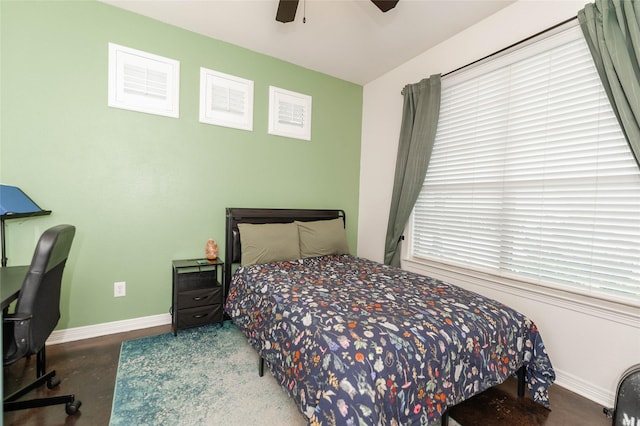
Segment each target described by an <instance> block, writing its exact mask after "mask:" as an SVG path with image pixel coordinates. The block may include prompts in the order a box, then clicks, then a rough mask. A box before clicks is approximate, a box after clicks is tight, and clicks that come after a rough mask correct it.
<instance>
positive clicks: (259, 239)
mask: <svg viewBox="0 0 640 426" xmlns="http://www.w3.org/2000/svg"><path fill="white" fill-rule="evenodd" d="M238 229H239V230H240V246H241V248H242V255H241V258H240V264H241V265H242V266H248V265H256V264H260V263H271V262H279V261H282V260H294V259H300V243H299V240H298V227H297V226H296V224H295V223H293V222H292V223H267V224H263V225H257V224H251V223H239V224H238Z"/></svg>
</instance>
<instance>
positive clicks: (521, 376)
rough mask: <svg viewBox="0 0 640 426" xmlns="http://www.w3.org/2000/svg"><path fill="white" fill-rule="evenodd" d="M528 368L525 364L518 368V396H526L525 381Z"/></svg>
mask: <svg viewBox="0 0 640 426" xmlns="http://www.w3.org/2000/svg"><path fill="white" fill-rule="evenodd" d="M526 368H527V367H525V366H524V365H523V366H522V367H520V369H519V370H518V396H519V397H521V398H522V397H523V396H524V382H525V376H526V372H527V370H526Z"/></svg>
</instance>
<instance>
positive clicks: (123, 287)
mask: <svg viewBox="0 0 640 426" xmlns="http://www.w3.org/2000/svg"><path fill="white" fill-rule="evenodd" d="M126 294H127V283H126V282H124V281H118V282H115V283H113V297H123V296H125V295H126Z"/></svg>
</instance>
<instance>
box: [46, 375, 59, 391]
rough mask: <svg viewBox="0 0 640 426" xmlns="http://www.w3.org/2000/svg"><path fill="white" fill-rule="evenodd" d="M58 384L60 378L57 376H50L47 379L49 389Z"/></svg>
mask: <svg viewBox="0 0 640 426" xmlns="http://www.w3.org/2000/svg"><path fill="white" fill-rule="evenodd" d="M59 384H60V379H59V378H58V377H52V378H50V379H49V380H47V387H48V388H49V389H53V388H55V387H56V386H58V385H59Z"/></svg>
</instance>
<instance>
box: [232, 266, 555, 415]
mask: <svg viewBox="0 0 640 426" xmlns="http://www.w3.org/2000/svg"><path fill="white" fill-rule="evenodd" d="M226 311H227V313H228V314H229V315H230V317H231V318H232V319H233V321H234V323H235V324H236V325H237V326H238V327H239V328H240V329H241V330H243V332H244V333H245V335H246V336H247V338H248V340H249V342H250V343H251V345H252V346H253V347H254V348H255V349H256V350H257V351H258V352H259V353H260V355H261V356H262V357H263V358H264V359H265V360H266V361H267V362H268V363H269V365H270V368H271V370H272V371H273V373H274V375H275V376H276V378H277V380H279V381H280V384H281V385H282V387H283V388H284V389H285V390H286V391H287V392H288V393H289V395H290V396H291V397H292V398H293V399H294V400H295V401H296V402H297V403H298V405H299V407H300V409H301V411H302V413H303V414H304V415H305V416H306V417H307V418H308V419H309V424H310V425H356V424H359V425H362V424H366V425H391V424H398V425H424V424H427V423H430V422H433V421H435V420H438V419H439V418H440V417H441V415H442V413H444V411H445V410H446V409H447V407H450V406H452V405H455V404H457V403H459V402H461V401H463V400H465V399H468V398H469V397H471V396H472V395H474V394H476V393H478V392H480V391H482V390H484V389H487V388H489V387H491V386H494V385H496V384H499V383H501V382H503V381H504V380H505V379H506V378H507V377H508V376H510V375H512V374H513V373H514V372H516V371H517V370H518V369H519V368H520V367H521V366H522V365H525V366H526V367H527V383H528V386H529V389H530V391H531V394H532V397H533V399H534V400H535V401H537V402H539V403H541V404H543V405H545V406H547V407H548V403H549V402H548V395H547V388H548V386H549V385H551V383H552V382H553V381H554V379H555V375H554V372H553V369H552V366H551V362H550V360H549V358H548V356H547V354H546V351H545V348H544V344H543V342H542V339H541V337H540V334H539V333H538V330H537V328H536V326H535V324H534V323H533V322H532V321H531V320H529V319H528V318H526V317H525V316H523V315H522V314H520V313H518V312H516V311H514V310H513V309H510V308H509V307H507V306H505V305H503V304H501V303H499V302H497V301H495V300H492V299H488V298H486V297H483V296H481V295H479V294H476V293H473V292H470V291H467V290H464V289H461V288H459V287H456V286H454V285H450V284H447V283H444V282H441V281H439V280H435V279H433V278H429V277H425V276H421V275H418V274H414V273H411V272H408V271H404V270H401V269H398V268H393V267H390V266H385V265H382V264H379V263H376V262H372V261H369V260H366V259H362V258H357V257H353V256H349V255H343V256H324V257H317V258H309V259H304V260H297V261H291V262H280V263H272V264H268V265H254V266H249V267H241V268H239V269H238V270H237V271H236V273H235V275H234V276H233V279H232V282H231V287H230V292H229V297H228V299H227V303H226Z"/></svg>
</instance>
